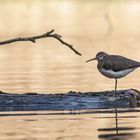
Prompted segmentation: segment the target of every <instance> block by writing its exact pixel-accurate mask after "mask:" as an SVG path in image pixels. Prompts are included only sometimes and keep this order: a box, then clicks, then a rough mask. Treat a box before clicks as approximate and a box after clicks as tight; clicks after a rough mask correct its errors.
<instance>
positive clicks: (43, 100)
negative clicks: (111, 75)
mask: <svg viewBox="0 0 140 140" xmlns="http://www.w3.org/2000/svg"><path fill="white" fill-rule="evenodd" d="M139 101H140V92H139V91H138V90H135V89H127V90H118V91H117V97H115V91H102V92H85V93H82V92H74V91H70V92H68V93H60V94H38V93H25V94H11V93H5V92H2V91H1V92H0V111H35V110H82V109H99V108H100V109H106V108H114V107H117V108H128V107H139V105H140V104H139Z"/></svg>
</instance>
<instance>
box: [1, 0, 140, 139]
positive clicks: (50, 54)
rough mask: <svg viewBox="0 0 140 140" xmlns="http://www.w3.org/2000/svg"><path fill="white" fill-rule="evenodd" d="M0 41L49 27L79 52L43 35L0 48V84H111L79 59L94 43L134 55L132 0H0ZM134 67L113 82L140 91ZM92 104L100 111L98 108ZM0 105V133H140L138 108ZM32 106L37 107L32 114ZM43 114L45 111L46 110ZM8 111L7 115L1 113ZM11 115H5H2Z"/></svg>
mask: <svg viewBox="0 0 140 140" xmlns="http://www.w3.org/2000/svg"><path fill="white" fill-rule="evenodd" d="M0 17H1V21H0V40H6V39H9V38H13V37H19V36H32V35H37V34H42V33H44V32H46V31H49V30H51V29H55V30H56V32H57V33H59V34H61V35H62V36H63V39H64V40H65V41H66V42H68V43H71V44H73V45H74V47H75V48H76V49H77V50H79V51H80V52H81V53H82V54H83V55H82V56H77V55H75V54H74V53H73V52H72V51H71V50H70V49H69V48H67V47H66V46H63V45H62V44H61V43H59V42H58V41H56V40H54V39H51V38H48V39H42V40H38V41H37V42H36V43H35V44H33V43H31V42H18V43H13V44H9V45H5V46H1V47H0V90H2V91H5V92H16V93H25V92H39V93H60V92H68V91H71V90H74V91H101V90H112V89H113V88H114V81H113V80H110V79H107V78H105V77H103V76H101V75H100V74H99V72H98V71H97V69H96V62H95V63H88V64H85V63H84V62H85V61H86V60H87V59H89V58H92V57H94V56H95V54H96V53H97V52H98V51H100V50H102V51H105V52H108V53H112V54H120V55H125V56H127V57H129V58H132V59H135V60H139V61H140V51H139V50H140V39H139V38H140V30H139V29H140V1H138V0H117V1H116V0H112V1H106V0H100V1H98V0H86V1H82V0H77V1H75V0H61V1H58V0H51V1H49V0H34V1H33V0H22V1H16V0H13V1H11V0H1V1H0ZM139 77H140V70H136V71H135V72H134V73H132V74H130V75H129V76H128V77H126V78H124V79H121V80H119V88H120V89H126V88H136V89H139V90H140V78H139ZM99 111H100V110H99ZM107 111H108V110H106V111H105V112H104V113H103V112H98V110H97V112H96V113H95V112H93V113H91V114H89V113H83V114H80V115H79V114H76V115H72V114H70V113H69V112H68V114H65V112H64V111H63V112H57V113H56V114H52V113H51V112H1V113H0V139H1V140H43V139H44V140H46V139H47V140H54V139H56V140H72V139H74V140H85V139H87V140H88V139H92V140H93V139H94V140H96V139H111V140H113V139H115V137H117V138H118V139H120V140H122V138H124V139H134V140H139V139H140V133H139V132H140V130H139V126H140V124H139V122H140V121H139V120H140V118H139V117H140V113H139V112H137V111H136V112H131V113H130V112H125V113H119V114H118V115H119V117H118V123H119V126H118V130H119V132H118V135H117V136H115V134H116V131H115V128H116V126H115V124H116V123H115V118H114V116H115V115H114V113H108V112H107ZM34 113H37V115H35V114H34ZM48 113H50V114H48ZM6 114H8V115H6ZM9 114H11V115H9Z"/></svg>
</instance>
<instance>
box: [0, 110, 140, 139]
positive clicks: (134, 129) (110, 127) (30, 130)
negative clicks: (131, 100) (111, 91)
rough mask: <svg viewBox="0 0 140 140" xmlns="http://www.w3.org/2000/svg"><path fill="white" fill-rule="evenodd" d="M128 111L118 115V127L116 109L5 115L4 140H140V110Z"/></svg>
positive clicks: (1, 136) (1, 133) (2, 117)
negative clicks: (113, 110) (73, 112)
mask: <svg viewBox="0 0 140 140" xmlns="http://www.w3.org/2000/svg"><path fill="white" fill-rule="evenodd" d="M120 111H121V110H120ZM124 111H126V112H125V113H123V112H120V113H118V118H117V120H118V127H117V128H116V122H115V118H114V117H115V115H114V113H112V110H100V111H99V110H91V111H89V112H88V111H81V114H72V112H71V113H70V111H65V112H64V111H63V112H14V113H13V112H12V113H11V112H1V113H0V120H1V124H0V128H1V131H0V139H1V140H8V139H10V140H23V139H24V140H46V139H47V140H71V139H75V140H85V139H88V140H91V139H94V140H98V139H101V140H102V139H104V140H105V139H107V140H108V139H109V140H114V139H120V140H122V139H125V140H128V139H135V140H137V139H139V138H140V133H139V132H140V127H139V126H140V124H139V121H138V120H139V117H140V113H139V110H131V111H132V112H129V110H124ZM75 113H78V112H75ZM116 130H118V131H116ZM117 133H118V134H117Z"/></svg>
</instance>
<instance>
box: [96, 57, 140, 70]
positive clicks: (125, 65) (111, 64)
mask: <svg viewBox="0 0 140 140" xmlns="http://www.w3.org/2000/svg"><path fill="white" fill-rule="evenodd" d="M97 67H98V69H100V68H104V69H106V70H112V71H114V72H117V71H122V70H126V69H131V68H137V67H140V62H137V61H134V60H131V59H128V58H126V57H123V56H120V55H107V56H106V57H105V58H104V59H103V60H102V61H100V62H98V66H97Z"/></svg>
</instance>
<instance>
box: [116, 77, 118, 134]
mask: <svg viewBox="0 0 140 140" xmlns="http://www.w3.org/2000/svg"><path fill="white" fill-rule="evenodd" d="M116 97H117V79H115V99H116ZM115 121H116V134H118V114H117V107H116V106H115Z"/></svg>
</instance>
